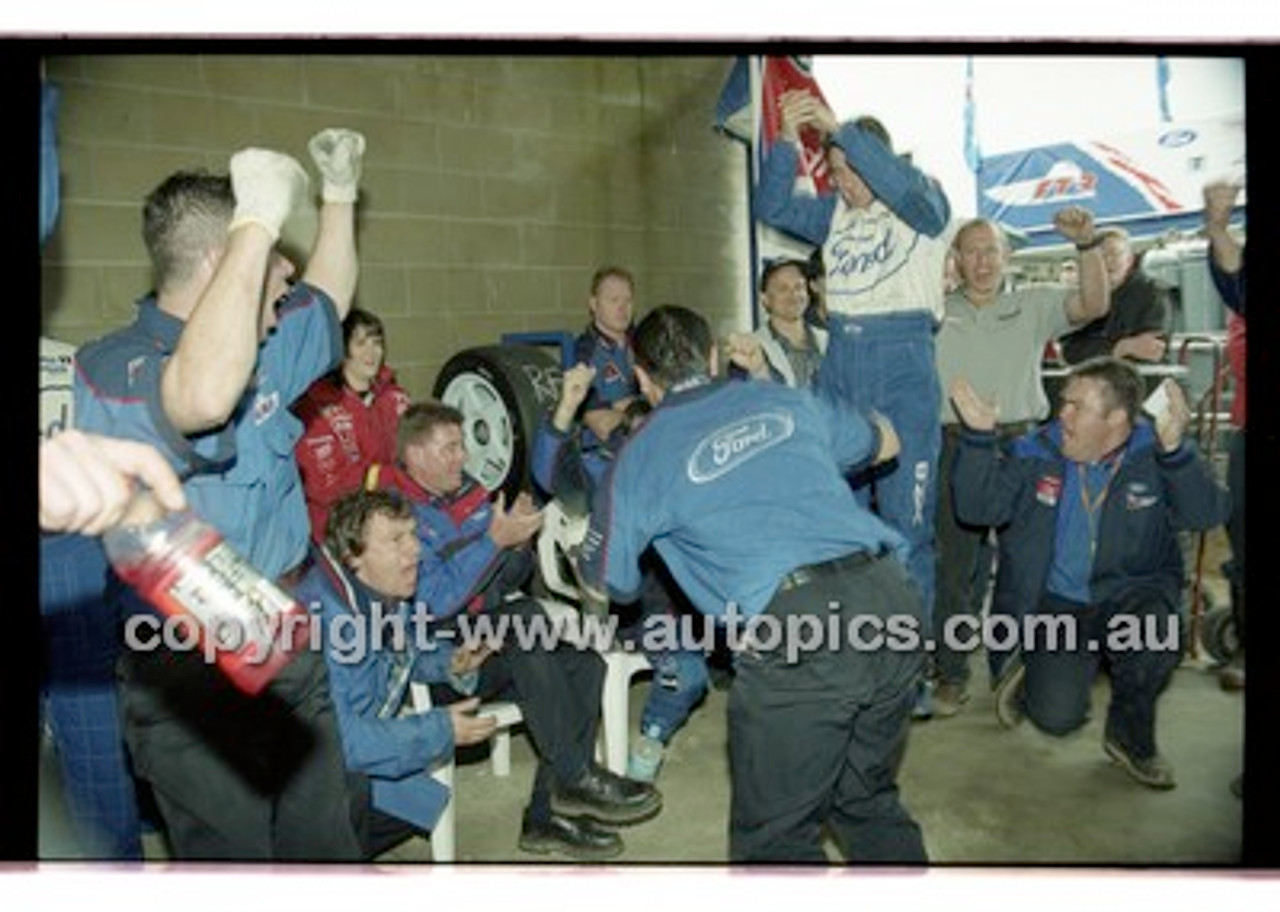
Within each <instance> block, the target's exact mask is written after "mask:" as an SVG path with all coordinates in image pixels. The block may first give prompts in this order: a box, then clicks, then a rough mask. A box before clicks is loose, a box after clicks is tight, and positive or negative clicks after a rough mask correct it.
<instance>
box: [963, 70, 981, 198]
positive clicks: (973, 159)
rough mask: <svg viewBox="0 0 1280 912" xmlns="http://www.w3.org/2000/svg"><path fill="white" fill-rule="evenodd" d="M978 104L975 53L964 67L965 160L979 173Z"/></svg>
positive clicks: (973, 170)
mask: <svg viewBox="0 0 1280 912" xmlns="http://www.w3.org/2000/svg"><path fill="white" fill-rule="evenodd" d="M977 113H978V112H977V106H976V105H975V104H974V101H973V55H972V54H971V55H969V57H968V59H967V60H966V61H965V67H964V160H965V162H966V163H968V165H969V170H970V171H972V172H973V173H974V174H977V173H978V172H979V171H980V170H981V169H982V149H981V148H979V146H978V125H977Z"/></svg>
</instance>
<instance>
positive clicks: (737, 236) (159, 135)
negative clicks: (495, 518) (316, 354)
mask: <svg viewBox="0 0 1280 912" xmlns="http://www.w3.org/2000/svg"><path fill="white" fill-rule="evenodd" d="M163 50H164V45H163V44H162V43H159V42H157V45H156V51H157V52H156V53H134V54H129V55H100V54H95V55H80V56H75V55H67V56H56V57H50V58H48V59H47V60H46V62H45V64H46V74H47V77H48V78H49V79H50V80H52V81H53V82H54V83H55V84H56V85H58V86H59V87H60V88H61V90H62V93H63V102H62V109H61V116H60V118H59V131H58V132H59V151H60V155H61V177H62V209H61V216H60V219H59V224H58V226H57V229H56V231H55V233H54V234H53V236H52V237H51V238H50V240H49V242H48V243H47V244H46V246H45V249H44V251H43V258H42V273H41V275H42V288H41V299H42V300H41V304H42V316H43V320H42V332H44V333H45V334H48V335H52V336H55V337H58V338H62V339H65V340H67V341H69V342H73V343H80V342H84V341H87V340H89V339H91V338H96V337H97V336H100V335H102V334H104V333H106V332H109V331H111V330H112V329H115V328H117V327H119V326H121V325H123V324H124V323H126V322H128V321H129V320H131V319H132V314H133V311H134V306H133V302H134V301H135V300H136V299H137V298H138V297H139V296H141V295H142V294H143V293H144V292H145V291H146V290H147V289H148V288H149V284H150V280H149V267H148V264H147V259H146V253H145V250H144V248H143V246H142V241H141V237H140V217H141V203H142V199H143V197H144V196H145V195H146V194H147V193H148V192H149V191H150V190H151V189H152V188H153V187H154V186H155V185H156V184H158V183H159V182H160V181H161V180H162V179H163V178H164V177H166V176H167V175H168V174H170V173H171V172H173V171H175V170H178V169H181V168H191V167H205V168H208V169H210V170H213V171H218V172H225V170H226V167H227V165H226V163H227V160H228V157H229V156H230V154H231V153H232V152H234V151H235V150H236V149H238V148H242V147H244V146H249V145H258V146H267V147H271V148H277V149H280V150H282V151H286V152H289V153H291V154H293V155H294V156H296V157H297V158H298V159H299V160H300V161H301V162H302V163H303V164H304V165H305V166H306V167H307V168H308V171H309V172H310V173H311V174H312V175H313V179H314V180H317V181H318V177H316V175H315V171H314V167H313V166H312V163H311V161H310V158H309V156H308V155H307V153H306V142H307V139H308V138H309V137H310V136H311V135H312V133H314V132H315V131H316V130H318V129H320V128H323V127H327V126H339V125H341V126H350V127H353V128H355V129H358V130H360V131H362V132H363V133H364V134H365V136H366V138H367V140H368V151H367V153H366V157H365V167H364V181H363V198H362V203H361V210H360V217H359V219H360V221H359V244H360V253H361V261H362V273H361V280H360V287H359V291H358V298H357V303H358V304H359V305H360V306H362V307H365V308H368V309H369V310H372V311H374V312H375V313H377V314H379V315H380V316H381V317H382V318H383V319H384V321H385V322H386V323H387V328H388V344H389V361H390V363H391V365H392V366H393V367H394V368H395V369H396V371H397V373H398V374H399V375H400V379H401V382H402V383H404V384H405V386H406V387H407V388H408V390H409V392H410V394H411V395H413V396H415V397H417V396H425V395H428V394H430V392H431V387H432V385H433V383H434V381H435V377H436V374H437V373H438V372H439V369H440V368H441V367H442V366H443V364H444V363H445V361H446V360H447V359H448V358H449V357H450V356H451V355H452V354H454V353H455V352H457V351H459V350H461V349H463V348H466V347H469V346H474V345H485V344H493V343H496V342H497V340H498V337H499V336H500V334H501V333H503V332H518V331H533V330H571V331H575V332H576V331H578V330H579V329H581V327H582V326H583V325H585V322H586V303H585V302H586V297H587V291H588V283H589V280H590V277H591V274H592V272H593V271H594V270H595V269H596V268H597V267H598V266H600V265H603V264H606V263H618V264H621V265H624V266H626V267H628V268H629V269H631V270H632V271H633V272H634V273H635V274H636V277H637V285H638V287H637V303H638V308H637V310H638V311H639V312H640V313H641V314H643V312H644V311H645V310H647V309H648V308H650V307H652V306H655V305H657V304H661V303H679V304H684V305H686V306H690V307H693V308H695V309H698V310H699V311H701V312H703V313H704V314H705V315H706V316H707V317H708V318H709V319H710V320H711V321H712V323H713V325H714V326H715V327H716V328H717V329H718V330H721V331H724V330H727V329H729V328H748V326H749V323H750V319H749V316H748V315H747V312H746V307H747V305H746V301H748V300H749V297H750V291H749V288H748V284H749V279H748V275H749V272H748V266H747V256H748V253H747V196H746V165H745V162H744V156H743V152H742V148H741V146H740V145H739V144H737V143H734V142H731V141H730V140H728V139H725V138H723V137H721V136H719V135H717V134H716V133H715V132H714V131H713V130H712V129H711V121H712V117H713V114H714V111H715V103H716V99H717V97H718V94H719V91H720V88H721V86H722V83H723V80H724V78H725V75H726V74H727V72H728V68H729V66H730V64H731V58H729V57H692V56H689V57H673V56H643V55H642V56H604V55H601V54H599V53H594V54H592V53H584V54H583V55H582V56H549V55H533V54H519V55H513V56H496V55H493V56H479V55H470V54H466V55H463V54H407V53H397V54H386V55H370V54H364V55H359V56H354V55H341V54H338V55H323V54H306V53H298V54H290V53H285V54H277V55H262V56H259V55H245V54H243V53H239V54H221V53H216V48H214V47H212V46H211V47H210V49H209V52H207V53H205V52H201V53H195V54H170V53H163ZM201 50H202V51H203V49H201ZM314 224H315V217H314V210H312V211H310V212H303V213H301V214H299V216H297V217H296V218H295V219H293V220H291V223H290V224H289V225H287V226H286V229H285V232H284V241H285V243H286V249H289V250H291V251H295V252H301V251H304V250H305V249H306V247H307V246H308V245H309V239H310V236H311V234H312V233H313V232H314Z"/></svg>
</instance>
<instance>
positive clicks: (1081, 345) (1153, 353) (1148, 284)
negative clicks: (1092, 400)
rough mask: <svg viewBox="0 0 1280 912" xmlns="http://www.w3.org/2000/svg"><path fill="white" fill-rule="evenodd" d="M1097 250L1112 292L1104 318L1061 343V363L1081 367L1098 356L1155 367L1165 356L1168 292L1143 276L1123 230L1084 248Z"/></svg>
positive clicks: (1100, 234) (1110, 230) (1099, 237)
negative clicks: (1100, 254)
mask: <svg viewBox="0 0 1280 912" xmlns="http://www.w3.org/2000/svg"><path fill="white" fill-rule="evenodd" d="M1095 246H1096V247H1100V248H1101V249H1102V260H1103V262H1104V263H1105V264H1106V267H1107V283H1108V284H1109V285H1110V286H1111V309H1110V310H1109V311H1108V312H1107V313H1106V315H1105V316H1101V317H1098V319H1096V320H1094V321H1093V322H1091V323H1086V324H1085V325H1084V326H1082V327H1080V328H1079V329H1077V330H1076V331H1075V332H1073V333H1070V334H1068V335H1066V336H1063V337H1062V360H1064V361H1066V362H1067V363H1068V364H1079V363H1081V362H1082V361H1087V360H1089V359H1090V358H1096V357H1098V356H1099V355H1115V356H1116V357H1117V358H1125V359H1126V360H1129V361H1138V362H1142V363H1146V364H1158V363H1160V362H1162V361H1164V359H1165V355H1166V354H1167V353H1168V351H1169V329H1170V319H1171V313H1170V311H1171V302H1170V294H1171V292H1170V289H1169V287H1168V286H1167V285H1165V284H1163V283H1161V282H1159V281H1157V280H1156V279H1154V278H1152V277H1151V276H1149V275H1147V273H1146V272H1144V271H1143V269H1142V260H1141V258H1140V257H1138V256H1136V255H1135V254H1134V252H1133V245H1132V242H1131V241H1130V240H1129V234H1128V232H1126V231H1125V230H1124V229H1123V228H1116V227H1111V228H1103V229H1102V230H1100V231H1098V232H1097V233H1096V234H1094V236H1093V241H1092V243H1090V244H1089V246H1088V248H1085V249H1092V248H1093V247H1095Z"/></svg>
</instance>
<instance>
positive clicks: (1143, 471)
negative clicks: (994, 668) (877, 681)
mask: <svg viewBox="0 0 1280 912" xmlns="http://www.w3.org/2000/svg"><path fill="white" fill-rule="evenodd" d="M1163 389H1164V390H1165V394H1166V395H1167V398H1168V404H1167V408H1165V409H1163V410H1160V414H1159V415H1158V417H1157V418H1156V421H1155V422H1154V424H1153V423H1152V422H1150V421H1148V420H1146V419H1145V418H1142V417H1140V411H1141V409H1142V408H1143V403H1142V395H1143V382H1142V378H1141V377H1140V376H1139V375H1138V372H1137V370H1136V368H1134V367H1133V366H1132V365H1130V364H1128V363H1126V362H1125V361H1123V360H1121V359H1118V358H1113V357H1101V358H1096V359H1092V360H1090V361H1087V362H1085V363H1084V364H1080V365H1078V366H1076V367H1075V368H1074V369H1073V370H1072V372H1071V374H1070V376H1069V378H1068V380H1067V384H1066V387H1065V388H1064V390H1063V392H1062V404H1061V407H1060V409H1059V412H1058V417H1057V419H1055V420H1054V421H1051V422H1049V423H1048V424H1046V425H1044V426H1042V427H1040V428H1038V429H1037V430H1035V431H1033V432H1031V433H1029V434H1027V435H1026V436H1024V437H1021V438H1018V439H1017V440H1015V441H1014V442H1013V443H1012V444H1011V445H1010V446H1009V447H1008V448H1007V449H1005V450H1002V449H1000V448H998V447H997V446H996V435H995V433H994V428H995V424H996V413H995V409H994V407H992V406H991V405H990V404H989V403H987V402H984V401H983V400H982V399H980V398H979V397H978V396H977V395H976V394H975V393H974V391H973V389H972V387H971V386H970V385H969V384H968V382H967V381H965V380H964V379H958V380H956V381H955V382H954V383H953V385H952V387H951V397H952V401H953V402H954V403H955V406H956V412H957V414H958V415H959V416H960V418H961V420H962V421H963V422H964V424H965V426H966V431H965V432H964V435H963V438H962V441H961V446H960V449H959V451H958V453H957V455H956V462H955V469H954V476H953V481H952V484H953V490H954V493H955V504H956V513H957V515H958V516H959V517H960V519H961V520H962V521H964V522H967V523H973V524H975V525H988V526H997V527H1002V531H1001V533H1000V563H999V571H998V573H997V577H996V591H995V597H994V602H993V603H992V609H991V618H989V619H988V620H989V626H988V630H989V631H993V632H994V631H997V630H998V631H999V634H1000V636H999V640H1001V641H1002V642H1001V643H1000V644H993V643H991V642H989V643H988V648H989V649H990V648H992V646H993V645H1003V646H1005V647H1007V646H1008V645H1009V640H1010V638H1011V637H1010V636H1006V635H1007V634H1014V635H1016V639H1017V641H1018V648H1017V649H1016V650H1009V651H1008V654H1006V655H1005V656H1004V657H1003V662H1002V663H1001V665H1000V666H999V667H1000V673H999V678H998V681H997V684H996V691H997V693H996V699H997V714H998V716H999V718H1000V721H1001V722H1002V723H1003V724H1005V725H1006V726H1012V725H1015V724H1017V723H1018V722H1019V721H1020V720H1021V719H1022V717H1023V715H1026V716H1029V717H1030V718H1031V721H1032V722H1034V723H1035V724H1036V726H1037V727H1038V728H1040V729H1041V730H1043V731H1045V732H1047V733H1049V734H1054V735H1065V734H1067V733H1069V732H1071V731H1074V730H1075V729H1077V728H1079V727H1080V726H1081V725H1083V724H1084V723H1085V722H1086V721H1087V719H1088V715H1089V703H1090V688H1091V685H1092V682H1093V679H1094V677H1095V676H1096V674H1097V671H1098V668H1099V665H1100V663H1101V662H1103V661H1105V662H1106V664H1107V666H1108V671H1109V674H1110V677H1111V704H1110V706H1109V707H1108V710H1107V721H1106V734H1105V737H1104V742H1103V747H1104V750H1105V751H1106V753H1107V755H1108V756H1109V757H1111V758H1112V759H1113V760H1115V761H1116V762H1117V763H1119V764H1120V765H1121V766H1123V767H1124V769H1125V770H1126V771H1127V772H1128V773H1129V774H1130V775H1131V776H1133V778H1135V779H1137V780H1138V781H1139V782H1141V783H1142V784H1144V785H1147V786H1150V787H1152V788H1160V789H1169V788H1173V787H1174V785H1175V784H1176V782H1175V779H1174V774H1173V769H1172V767H1171V766H1170V765H1169V763H1168V762H1167V761H1166V760H1165V759H1164V758H1163V757H1161V755H1160V753H1159V752H1158V750H1157V748H1156V739H1155V710H1156V701H1157V699H1158V697H1159V695H1160V692H1161V691H1162V690H1163V689H1164V687H1165V685H1166V684H1167V683H1168V680H1169V677H1170V675H1171V674H1172V673H1173V669H1174V668H1175V667H1177V665H1178V662H1179V660H1180V657H1181V644H1180V643H1179V641H1178V640H1179V637H1178V632H1179V627H1178V622H1179V619H1178V606H1179V602H1180V599H1181V591H1182V580H1183V571H1182V555H1181V550H1180V548H1179V546H1178V540H1177V532H1179V531H1182V530H1199V529H1208V528H1211V527H1213V526H1216V525H1219V524H1221V523H1222V522H1223V521H1225V519H1226V517H1227V514H1228V498H1227V493H1226V491H1225V490H1224V489H1223V488H1222V487H1221V486H1220V485H1218V484H1217V482H1216V481H1214V479H1213V476H1212V474H1211V472H1210V470H1209V467H1208V465H1207V463H1205V461H1204V460H1203V459H1201V458H1200V457H1199V456H1198V455H1197V454H1196V453H1195V451H1194V449H1193V447H1192V445H1191V444H1189V443H1187V442H1185V441H1184V440H1183V431H1184V430H1185V428H1186V426H1187V422H1188V420H1189V418H1190V410H1189V409H1188V407H1187V403H1186V399H1185V398H1184V396H1183V394H1182V391H1181V389H1180V388H1179V387H1178V385H1177V384H1176V383H1175V382H1174V381H1172V380H1166V381H1165V383H1164V385H1163ZM955 632H956V631H954V630H953V631H943V635H944V636H945V635H947V634H948V633H952V634H954V633H955ZM989 639H992V640H995V639H996V637H995V636H992V637H989Z"/></svg>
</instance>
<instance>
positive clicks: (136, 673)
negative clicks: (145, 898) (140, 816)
mask: <svg viewBox="0 0 1280 912" xmlns="http://www.w3.org/2000/svg"><path fill="white" fill-rule="evenodd" d="M119 673H120V680H121V703H122V714H123V717H124V732H125V740H126V742H127V744H128V747H129V751H130V754H131V755H132V758H133V762H134V766H135V769H136V770H137V772H138V775H139V776H140V777H141V778H143V779H145V780H146V781H147V782H149V783H150V785H151V788H152V790H153V792H154V794H155V798H156V802H157V805H158V807H159V809H160V813H161V815H162V816H163V818H164V823H165V828H166V830H167V834H168V838H169V843H170V848H171V850H172V853H173V855H174V857H175V858H179V859H210V860H236V861H241V860H292V861H358V860H360V857H361V851H360V846H359V842H358V840H357V838H356V834H355V832H354V830H353V828H352V825H351V817H350V814H349V810H348V796H347V789H346V774H345V770H344V764H343V757H342V747H341V743H340V741H339V739H338V731H337V724H336V720H335V717H334V713H333V706H332V704H331V703H330V701H329V688H328V675H327V672H326V669H325V664H324V656H323V655H321V654H320V653H314V652H311V651H309V650H304V651H300V652H298V653H296V654H295V655H294V658H293V660H292V661H291V662H290V663H289V664H288V665H286V666H285V667H284V669H283V670H281V671H280V672H279V674H278V675H277V676H276V678H275V679H274V680H273V681H272V682H271V684H269V685H268V686H267V688H266V689H265V690H264V691H262V693H260V694H258V695H257V696H255V697H250V696H246V695H245V694H243V693H241V692H240V691H238V690H236V689H235V687H233V686H232V685H231V683H230V682H229V681H228V680H227V678H226V677H225V676H224V675H223V673H222V672H221V671H220V670H218V668H217V667H216V666H213V665H208V664H206V663H205V662H204V660H203V658H202V656H201V654H200V652H199V651H198V650H197V651H192V652H182V653H177V652H170V651H168V650H166V649H157V650H155V651H153V652H133V651H126V652H125V655H124V656H123V657H122V659H121V662H120V665H119Z"/></svg>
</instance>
